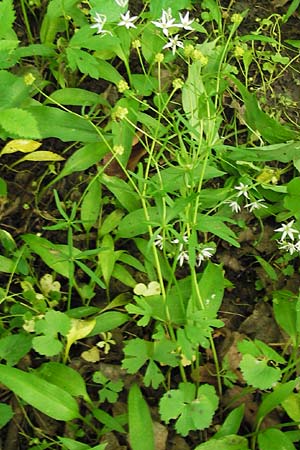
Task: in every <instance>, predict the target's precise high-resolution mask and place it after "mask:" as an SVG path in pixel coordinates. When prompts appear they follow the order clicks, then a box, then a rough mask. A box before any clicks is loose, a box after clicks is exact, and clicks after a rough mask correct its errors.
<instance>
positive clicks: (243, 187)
mask: <svg viewBox="0 0 300 450" xmlns="http://www.w3.org/2000/svg"><path fill="white" fill-rule="evenodd" d="M234 189H236V190H237V191H238V193H237V196H238V197H240V196H241V195H243V196H244V197H246V198H249V194H248V190H249V186H248V184H244V183H240V184H239V185H238V186H234Z"/></svg>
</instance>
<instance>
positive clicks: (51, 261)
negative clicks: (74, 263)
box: [23, 234, 81, 278]
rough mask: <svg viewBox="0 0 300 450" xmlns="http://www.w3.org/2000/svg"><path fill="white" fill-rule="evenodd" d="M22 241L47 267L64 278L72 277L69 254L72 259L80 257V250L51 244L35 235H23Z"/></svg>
mask: <svg viewBox="0 0 300 450" xmlns="http://www.w3.org/2000/svg"><path fill="white" fill-rule="evenodd" d="M23 240H24V242H25V243H26V244H27V245H28V246H29V248H30V250H31V251H32V252H34V253H36V254H37V255H39V257H40V258H41V259H42V260H43V261H44V263H45V264H47V266H48V267H50V268H51V269H53V270H54V271H55V272H57V273H59V274H60V275H63V276H64V277H66V278H69V277H70V275H72V273H70V267H69V259H70V256H71V255H70V252H72V256H73V258H75V257H76V256H78V255H80V253H81V252H80V250H78V249H77V248H74V247H69V246H68V245H58V244H53V243H52V242H50V241H48V240H47V239H45V238H42V237H40V236H36V235H35V234H25V235H23Z"/></svg>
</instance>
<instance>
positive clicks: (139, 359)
mask: <svg viewBox="0 0 300 450" xmlns="http://www.w3.org/2000/svg"><path fill="white" fill-rule="evenodd" d="M151 347H152V345H151V342H147V341H145V340H144V339H140V338H136V339H131V340H130V341H126V342H125V348H124V354H125V358H124V359H123V361H122V367H123V369H126V370H127V371H128V373H136V372H138V370H139V369H140V368H141V367H142V366H143V365H144V364H145V363H146V361H147V360H148V359H149V354H151V353H150V352H151Z"/></svg>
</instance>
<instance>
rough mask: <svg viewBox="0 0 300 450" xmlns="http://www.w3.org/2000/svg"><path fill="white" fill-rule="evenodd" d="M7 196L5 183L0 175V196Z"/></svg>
mask: <svg viewBox="0 0 300 450" xmlns="http://www.w3.org/2000/svg"><path fill="white" fill-rule="evenodd" d="M6 196H7V184H6V182H5V180H3V178H1V177H0V197H6Z"/></svg>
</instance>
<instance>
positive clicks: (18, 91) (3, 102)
mask: <svg viewBox="0 0 300 450" xmlns="http://www.w3.org/2000/svg"><path fill="white" fill-rule="evenodd" d="M1 17H2V16H1ZM0 86H1V89H2V92H1V97H0V108H1V109H3V108H14V107H19V106H21V105H22V102H23V101H24V100H25V99H27V98H28V95H29V92H30V87H29V86H27V85H26V84H25V83H24V80H23V78H20V77H17V76H16V75H13V74H12V73H9V72H7V71H6V70H0Z"/></svg>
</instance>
